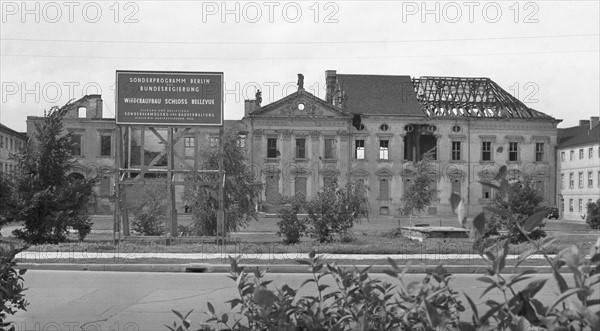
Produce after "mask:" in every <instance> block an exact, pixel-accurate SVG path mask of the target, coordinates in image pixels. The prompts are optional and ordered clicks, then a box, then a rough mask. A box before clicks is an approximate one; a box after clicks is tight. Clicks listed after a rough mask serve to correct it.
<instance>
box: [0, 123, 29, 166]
mask: <svg viewBox="0 0 600 331" xmlns="http://www.w3.org/2000/svg"><path fill="white" fill-rule="evenodd" d="M26 143H27V135H26V134H25V133H21V132H17V131H15V130H13V129H11V128H9V127H7V126H5V125H2V124H0V173H2V174H7V175H10V174H11V173H13V172H14V171H16V167H17V165H16V162H15V161H14V160H11V158H10V155H11V154H12V153H16V152H18V151H19V149H21V148H23V147H25V144H26Z"/></svg>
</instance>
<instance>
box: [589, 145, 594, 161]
mask: <svg viewBox="0 0 600 331" xmlns="http://www.w3.org/2000/svg"><path fill="white" fill-rule="evenodd" d="M592 157H594V149H593V148H592V147H590V148H588V159H591V158H592Z"/></svg>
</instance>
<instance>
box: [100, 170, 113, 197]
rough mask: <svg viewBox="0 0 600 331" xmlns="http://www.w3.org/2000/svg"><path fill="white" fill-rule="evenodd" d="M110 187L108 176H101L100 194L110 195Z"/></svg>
mask: <svg viewBox="0 0 600 331" xmlns="http://www.w3.org/2000/svg"><path fill="white" fill-rule="evenodd" d="M110 187H111V185H110V176H108V175H104V176H102V179H100V196H104V197H105V196H110V195H111V194H110Z"/></svg>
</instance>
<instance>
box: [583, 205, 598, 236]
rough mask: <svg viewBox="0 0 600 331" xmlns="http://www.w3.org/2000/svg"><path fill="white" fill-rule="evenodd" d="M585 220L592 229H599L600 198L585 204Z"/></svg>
mask: <svg viewBox="0 0 600 331" xmlns="http://www.w3.org/2000/svg"><path fill="white" fill-rule="evenodd" d="M585 222H586V223H587V224H588V225H589V227H590V228H592V229H600V199H598V201H596V202H590V203H588V205H587V217H586V219H585Z"/></svg>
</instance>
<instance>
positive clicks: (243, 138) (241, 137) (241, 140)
mask: <svg viewBox="0 0 600 331" xmlns="http://www.w3.org/2000/svg"><path fill="white" fill-rule="evenodd" d="M237 146H238V147H239V148H246V135H245V134H240V135H238V139H237Z"/></svg>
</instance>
